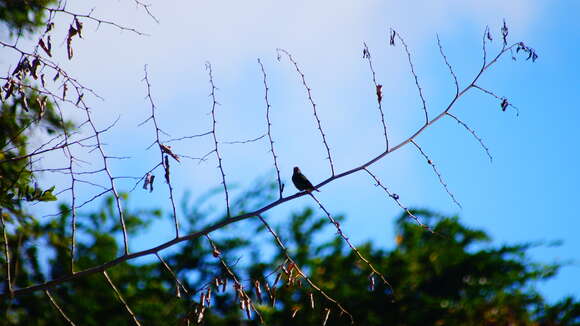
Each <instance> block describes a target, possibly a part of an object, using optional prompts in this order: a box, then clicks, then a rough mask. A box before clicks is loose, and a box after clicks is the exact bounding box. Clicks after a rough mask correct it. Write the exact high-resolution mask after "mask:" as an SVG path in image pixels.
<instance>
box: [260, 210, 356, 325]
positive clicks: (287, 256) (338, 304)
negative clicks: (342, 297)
mask: <svg viewBox="0 0 580 326" xmlns="http://www.w3.org/2000/svg"><path fill="white" fill-rule="evenodd" d="M258 218H259V219H260V221H262V223H263V224H264V226H265V227H266V228H267V229H268V231H269V232H270V234H272V236H273V237H274V239H275V240H276V244H277V245H278V247H280V249H281V250H282V253H283V254H284V256H285V257H286V259H288V260H289V261H290V262H291V263H292V264H294V266H296V268H297V271H298V272H299V273H300V275H301V276H302V277H304V279H305V280H306V282H308V284H309V285H310V286H311V287H312V288H313V289H315V290H316V291H317V292H318V293H320V295H322V296H323V297H324V298H325V299H326V300H328V301H330V302H332V303H334V304H335V305H336V306H337V307H338V309H340V311H341V312H342V313H344V314H346V315H347V316H348V317H349V318H350V322H351V324H352V325H354V318H353V316H352V315H351V314H350V313H349V312H348V311H347V310H346V309H344V308H343V307H342V305H341V304H340V302H338V301H337V300H336V299H334V298H332V297H331V296H329V295H328V294H327V293H326V292H324V290H322V289H321V288H320V287H319V286H318V285H316V283H314V281H312V280H311V279H310V277H308V276H307V275H306V273H304V272H303V271H302V269H301V268H300V266H299V265H298V264H297V263H296V261H294V259H292V257H291V256H290V255H289V254H288V249H286V246H285V245H284V243H283V242H282V240H281V239H280V237H279V236H278V234H276V232H275V231H274V229H272V227H270V225H269V224H268V222H266V220H265V219H264V218H263V217H262V215H258Z"/></svg>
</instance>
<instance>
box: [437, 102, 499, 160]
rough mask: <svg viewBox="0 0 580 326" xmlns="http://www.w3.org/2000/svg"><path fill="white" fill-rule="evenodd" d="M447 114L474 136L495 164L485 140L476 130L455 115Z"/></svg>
mask: <svg viewBox="0 0 580 326" xmlns="http://www.w3.org/2000/svg"><path fill="white" fill-rule="evenodd" d="M446 114H447V115H448V116H450V117H452V118H453V119H454V120H455V121H457V123H458V124H460V125H462V126H463V127H464V128H465V129H466V130H467V131H469V132H470V133H471V134H472V135H473V137H474V138H475V139H476V140H477V141H478V142H479V144H480V145H481V147H482V148H483V150H485V153H486V154H487V156H488V157H489V161H490V162H493V157H492V156H491V153H490V152H489V148H488V147H487V146H486V145H485V143H484V142H483V139H481V137H479V136H478V135H477V134H476V133H475V130H473V129H471V128H469V126H468V125H467V124H466V123H465V122H463V121H461V120H459V118H458V117H456V116H454V115H453V114H451V113H449V112H447V113H446Z"/></svg>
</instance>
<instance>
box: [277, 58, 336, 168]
mask: <svg viewBox="0 0 580 326" xmlns="http://www.w3.org/2000/svg"><path fill="white" fill-rule="evenodd" d="M276 51H278V60H280V57H281V56H280V52H282V53H284V54H285V55H286V56H287V57H288V60H290V62H292V64H293V65H294V68H295V69H296V72H297V73H298V75H299V76H300V78H301V80H302V85H303V86H304V88H305V89H306V93H307V94H308V100H309V101H310V104H311V105H312V111H313V112H314V118H316V123H317V125H318V130H319V131H320V135H321V136H322V143H324V147H325V148H326V154H327V155H328V157H327V159H328V161H329V162H330V172H331V175H332V176H334V163H333V162H332V155H330V147H329V146H328V143H327V142H326V135H325V134H324V131H323V130H322V124H321V122H320V118H319V117H318V112H317V111H316V103H314V100H313V99H312V89H311V88H310V87H309V86H308V84H307V83H306V79H305V77H304V74H303V73H302V71H301V70H300V67H299V66H298V63H297V62H296V61H295V60H294V58H293V57H292V55H291V54H290V53H289V52H288V51H286V50H284V49H276Z"/></svg>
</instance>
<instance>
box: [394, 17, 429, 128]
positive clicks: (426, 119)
mask: <svg viewBox="0 0 580 326" xmlns="http://www.w3.org/2000/svg"><path fill="white" fill-rule="evenodd" d="M395 37H396V38H398V39H399V41H401V44H403V48H404V49H405V53H406V54H407V59H408V60H409V66H410V67H411V74H413V78H414V79H415V86H417V90H418V91H419V97H420V98H421V103H422V104H423V112H425V126H426V125H428V124H429V114H428V113H427V102H426V101H425V96H423V89H422V88H421V85H420V84H419V77H417V73H416V72H415V66H414V65H413V60H411V52H410V51H409V48H408V47H407V43H405V40H404V39H403V38H402V37H401V35H399V33H398V32H397V31H395V30H394V29H392V28H391V40H393V39H394V38H395ZM392 44H394V41H392Z"/></svg>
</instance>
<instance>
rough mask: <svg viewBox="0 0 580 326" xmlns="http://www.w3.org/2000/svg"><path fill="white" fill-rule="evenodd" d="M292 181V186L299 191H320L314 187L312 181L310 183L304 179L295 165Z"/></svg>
mask: <svg viewBox="0 0 580 326" xmlns="http://www.w3.org/2000/svg"><path fill="white" fill-rule="evenodd" d="M292 182H293V183H294V186H295V187H296V188H297V189H298V190H300V191H303V190H306V191H308V192H312V191H313V190H316V191H318V192H320V190H318V189H316V188H314V186H313V185H312V183H310V181H308V179H306V177H305V176H304V174H302V172H301V171H300V169H299V168H298V167H297V166H295V167H294V174H292Z"/></svg>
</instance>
